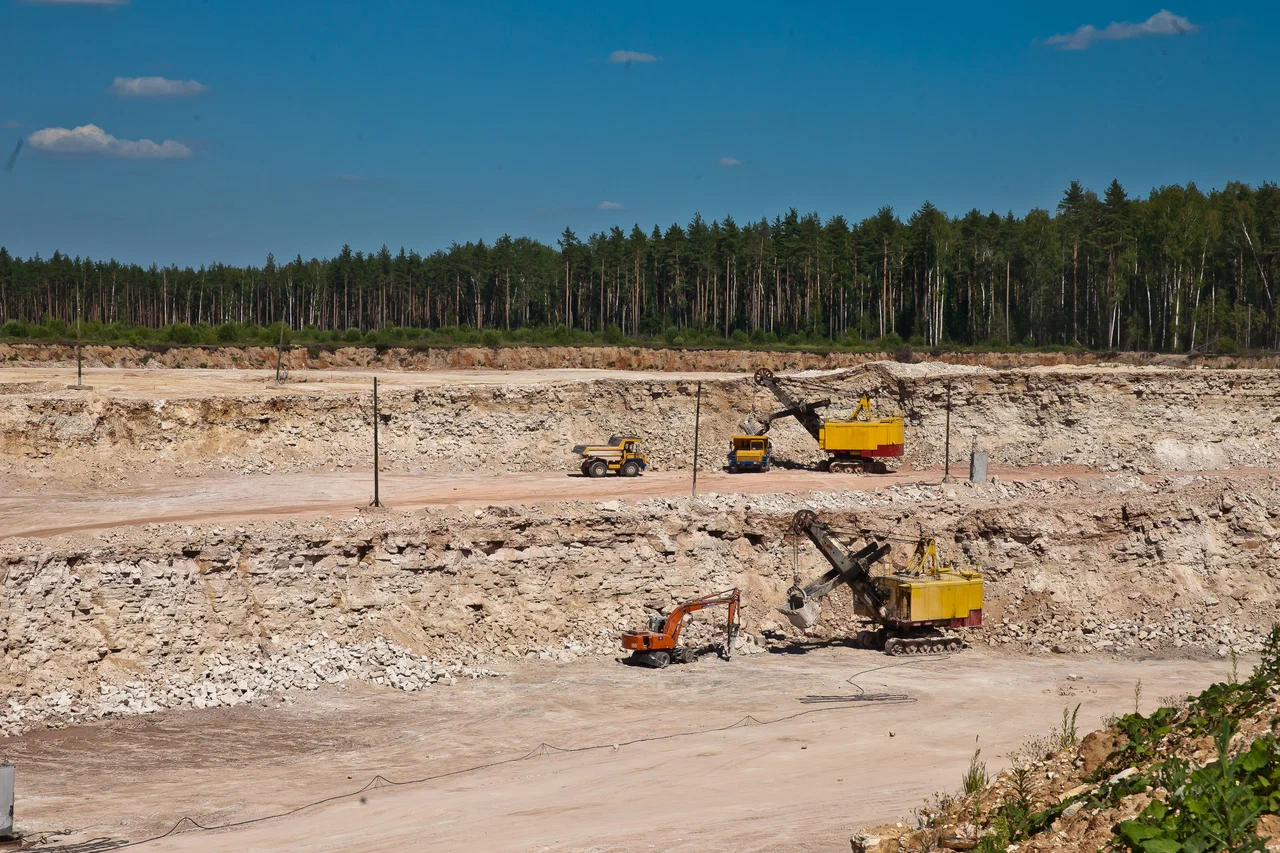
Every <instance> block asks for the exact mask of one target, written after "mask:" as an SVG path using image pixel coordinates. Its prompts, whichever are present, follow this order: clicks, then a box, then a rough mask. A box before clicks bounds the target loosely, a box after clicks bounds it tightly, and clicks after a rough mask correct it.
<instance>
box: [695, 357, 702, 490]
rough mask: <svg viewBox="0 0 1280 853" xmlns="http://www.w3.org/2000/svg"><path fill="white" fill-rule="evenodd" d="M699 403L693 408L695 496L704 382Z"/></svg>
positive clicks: (699, 389) (699, 393)
mask: <svg viewBox="0 0 1280 853" xmlns="http://www.w3.org/2000/svg"><path fill="white" fill-rule="evenodd" d="M697 400H698V401H697V403H695V404H694V410H693V497H695V498H696V497H697V496H698V433H699V432H700V430H699V426H700V425H701V423H702V383H701V382H699V383H698V397H697Z"/></svg>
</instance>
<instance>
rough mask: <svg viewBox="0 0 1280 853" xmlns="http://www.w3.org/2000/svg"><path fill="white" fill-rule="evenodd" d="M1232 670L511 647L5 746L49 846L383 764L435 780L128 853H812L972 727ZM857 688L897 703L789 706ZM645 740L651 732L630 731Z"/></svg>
mask: <svg viewBox="0 0 1280 853" xmlns="http://www.w3.org/2000/svg"><path fill="white" fill-rule="evenodd" d="M886 664H889V665H891V666H892V668H888V669H883V668H881V667H885V666H886ZM1227 672H1228V666H1227V664H1226V663H1224V662H1222V661H1216V660H1215V661H1205V662H1191V661H1184V660H1178V661H1170V660H1166V661H1158V660H1148V661H1144V662H1140V663H1139V662H1135V661H1116V660H1106V659H1100V658H1091V659H1062V658H1054V659H1044V660H1040V659H1033V658H1010V657H1005V656H996V657H992V656H991V655H989V654H986V653H981V652H966V653H964V654H962V655H959V656H957V657H954V658H950V659H945V660H944V659H936V660H911V661H909V662H907V663H905V664H904V663H903V662H901V661H893V662H891V661H889V660H888V659H886V658H885V657H884V656H883V655H879V654H877V653H874V652H868V651H859V650H854V649H849V648H843V647H834V648H823V647H817V648H808V649H801V648H792V647H783V648H780V649H779V650H778V651H777V653H775V654H765V655H755V656H751V657H739V658H736V659H734V660H732V661H730V662H727V663H726V662H724V661H722V660H718V659H716V658H714V657H709V658H707V659H704V660H700V661H699V662H698V663H696V664H693V665H689V666H684V667H671V668H669V669H666V670H660V671H654V670H642V669H635V668H631V667H624V666H622V665H620V664H618V663H615V662H614V661H612V660H609V659H607V658H606V659H596V660H590V661H583V662H579V663H576V664H574V665H572V666H566V665H554V664H545V663H543V664H538V663H521V664H518V665H515V666H513V667H512V668H511V669H510V670H509V672H508V674H507V675H506V676H504V677H501V678H493V679H486V680H483V681H475V682H467V683H466V684H464V685H459V686H455V687H451V688H448V689H441V690H433V691H429V692H426V693H412V694H406V693H396V692H394V691H390V690H387V689H385V688H383V689H378V688H370V687H366V686H358V685H351V686H349V687H347V688H346V689H336V688H335V689H329V690H326V691H324V692H320V693H310V694H302V695H296V694H291V695H290V696H289V697H288V699H287V700H286V701H283V702H281V701H263V702H259V703H255V704H253V705H251V706H248V707H239V708H235V709H229V710H217V711H212V710H211V711H193V712H185V713H180V714H179V713H172V712H170V713H166V714H162V715H156V716H149V717H138V718H132V719H128V720H122V721H119V722H112V723H106V724H97V725H92V726H83V727H78V728H75V729H67V730H60V731H47V732H42V733H39V734H33V735H29V736H26V737H20V738H11V739H9V740H8V741H6V742H5V750H6V756H7V757H8V758H9V759H10V760H12V761H15V762H16V763H17V764H18V767H19V776H18V778H19V797H20V800H19V802H20V806H19V820H20V821H21V822H22V823H23V824H25V825H27V826H30V827H32V828H33V829H37V830H45V831H48V830H60V829H70V830H72V832H70V833H69V834H67V835H65V836H57V837H51V838H50V841H51V843H52V845H58V844H64V845H66V844H73V843H76V842H85V841H89V840H92V839H103V840H108V839H110V840H128V841H136V840H140V839H144V838H148V837H151V836H154V835H158V834H161V833H163V832H166V831H167V830H169V829H170V828H171V827H173V826H174V824H175V823H177V822H178V821H179V820H180V819H181V818H183V817H190V818H191V819H193V820H194V821H195V822H197V823H199V824H201V825H205V826H213V825H221V824H227V823H235V822H239V821H246V820H252V819H254V818H259V817H264V816H267V815H271V814H277V813H280V812H285V811H288V810H291V809H294V808H296V807H298V806H301V805H304V804H306V803H309V802H312V801H315V800H320V799H323V798H327V797H332V796H335V795H341V794H348V793H351V792H355V791H358V790H359V789H361V788H363V787H364V786H365V785H366V784H367V783H368V782H369V781H370V780H371V779H373V778H374V777H375V776H379V775H380V776H381V777H384V778H385V780H389V781H391V782H399V781H404V780H412V779H420V778H423V777H429V776H437V777H441V776H443V778H436V779H434V780H432V781H427V782H422V783H419V784H409V785H403V786H399V787H393V786H390V785H387V784H385V783H375V785H374V786H373V787H372V788H370V789H369V790H367V791H366V792H364V793H363V794H356V795H354V796H347V797H343V798H341V799H338V800H335V801H333V802H330V803H327V804H324V805H320V806H316V807H312V808H307V809H303V810H301V811H299V812H297V813H296V814H293V815H290V816H288V817H282V818H278V819H273V820H267V821H265V822H262V823H257V824H251V825H247V826H242V827H238V828H231V829H225V830H218V831H213V832H201V831H199V830H194V829H193V827H192V826H191V825H190V824H185V823H184V824H183V826H182V827H181V828H180V831H179V832H178V833H176V834H175V835H173V836H170V837H169V838H166V839H163V840H160V841H156V842H154V843H150V844H146V845H144V846H143V847H142V849H144V850H145V849H150V850H157V851H179V850H189V851H278V850H296V851H303V850H307V851H314V850H334V851H338V850H350V849H360V850H369V851H388V853H390V852H391V851H400V850H405V849H430V850H439V851H458V853H465V851H473V850H487V851H535V850H536V851H551V850H557V851H561V850H563V851H582V852H583V853H586V851H594V853H606V851H609V852H610V853H612V851H618V853H622V851H627V853H631V851H648V850H673V851H691V853H692V851H724V853H729V851H761V853H764V851H782V850H788V851H815V853H816V851H839V850H845V849H848V848H847V845H848V839H849V836H850V834H851V832H852V828H853V827H856V826H860V825H864V824H867V823H872V822H877V821H885V820H894V819H896V818H899V817H904V816H905V813H906V811H907V810H908V809H909V808H910V807H911V806H913V805H918V804H920V803H921V802H922V801H923V799H924V798H926V797H927V796H929V795H930V794H932V793H933V792H934V791H935V790H936V789H937V787H939V786H941V785H943V784H945V785H946V786H947V787H952V786H955V785H956V784H958V783H959V780H960V777H961V775H962V774H963V772H964V769H965V767H966V765H967V764H968V761H969V758H970V756H971V755H972V753H973V749H974V746H975V744H978V745H980V746H981V747H982V749H983V754H984V755H987V756H990V758H989V760H990V762H991V766H992V768H993V769H995V768H996V767H999V766H1002V765H1003V761H1002V760H1001V759H1000V758H999V756H1001V755H1003V754H1004V753H1006V752H1008V751H1009V750H1010V749H1013V748H1014V747H1016V746H1017V745H1018V744H1019V742H1020V741H1021V739H1022V738H1023V737H1024V736H1025V735H1027V734H1030V733H1042V732H1045V731H1047V730H1048V729H1049V728H1050V727H1051V726H1052V725H1053V724H1055V723H1056V722H1058V718H1059V716H1060V714H1061V709H1062V707H1063V706H1065V705H1070V706H1072V707H1074V706H1075V705H1076V704H1077V703H1081V705H1082V707H1081V711H1080V719H1081V721H1082V724H1083V723H1084V721H1085V720H1091V721H1096V720H1098V719H1100V718H1101V717H1102V716H1103V715H1106V714H1114V713H1123V712H1126V711H1128V710H1131V709H1132V705H1133V696H1132V694H1133V687H1134V681H1135V680H1136V679H1137V678H1141V679H1142V680H1143V689H1144V691H1145V693H1146V695H1147V696H1150V697H1156V696H1163V695H1166V694H1169V693H1176V692H1180V691H1187V690H1196V689H1199V688H1201V687H1203V686H1204V685H1206V684H1208V683H1209V682H1210V681H1213V680H1220V679H1222V678H1224V677H1225V676H1226V674H1227ZM859 673H862V674H859ZM1068 676H1072V678H1073V680H1068ZM859 688H861V689H862V690H864V691H865V692H866V693H868V694H889V695H891V696H901V697H904V701H893V700H891V701H887V702H874V701H869V702H857V701H827V702H818V703H814V702H812V700H810V703H806V701H805V700H806V697H837V698H838V699H843V700H850V699H852V698H853V697H854V696H855V695H856V694H857V693H859ZM1149 701H1154V700H1149ZM1148 704H1149V703H1148ZM788 717H790V719H786V718H788ZM772 721H779V722H772ZM762 723H767V724H762ZM644 738H660V739H657V740H653V741H649V742H640V743H633V742H631V741H635V740H637V739H644ZM544 744H546V745H547V746H543V745H544ZM615 745H616V746H615ZM584 747H599V748H597V749H588V750H586V751H575V750H581V749H582V748H584ZM525 756H527V758H526V759H525V760H519V759H521V758H522V757H525ZM493 762H501V763H498V764H497V765H496V766H491V767H487V768H483V769H478V770H468V768H472V767H476V766H477V765H484V764H490V763H493ZM505 762H511V763H505ZM451 773H453V774H456V775H445V774H451Z"/></svg>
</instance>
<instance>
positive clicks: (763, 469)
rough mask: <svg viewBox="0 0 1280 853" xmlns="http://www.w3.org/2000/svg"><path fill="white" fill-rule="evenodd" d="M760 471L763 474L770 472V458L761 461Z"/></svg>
mask: <svg viewBox="0 0 1280 853" xmlns="http://www.w3.org/2000/svg"><path fill="white" fill-rule="evenodd" d="M760 473H761V474H768V473H769V460H768V459H766V460H764V461H763V462H761V463H760Z"/></svg>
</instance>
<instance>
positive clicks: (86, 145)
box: [27, 124, 192, 160]
mask: <svg viewBox="0 0 1280 853" xmlns="http://www.w3.org/2000/svg"><path fill="white" fill-rule="evenodd" d="M27 141H28V142H30V143H31V147H32V148H35V149H36V150H38V151H47V152H49V153H51V154H83V155H86V156H94V157H121V158H124V159H127V160H176V159H184V158H187V157H190V156H192V154H191V149H190V148H188V147H187V146H185V145H183V144H182V143H181V142H174V141H173V140H172V139H166V140H165V141H164V142H161V143H160V144H158V145H157V144H156V143H155V142H152V141H151V140H150V139H139V140H137V141H136V142H135V141H133V140H130V139H116V138H115V137H114V136H112V135H111V134H109V133H107V132H106V131H104V130H103V129H102V128H100V127H98V126H97V125H96V124H86V125H81V126H80V127H77V128H76V129H75V130H67V129H66V128H65V127H46V128H44V129H43V130H37V131H36V132H35V133H33V134H31V135H30V136H28V137H27Z"/></svg>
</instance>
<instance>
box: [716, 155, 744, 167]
mask: <svg viewBox="0 0 1280 853" xmlns="http://www.w3.org/2000/svg"><path fill="white" fill-rule="evenodd" d="M716 165H717V166H741V165H742V161H741V160H739V159H738V158H737V157H721V158H720V159H719V160H717V161H716Z"/></svg>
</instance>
